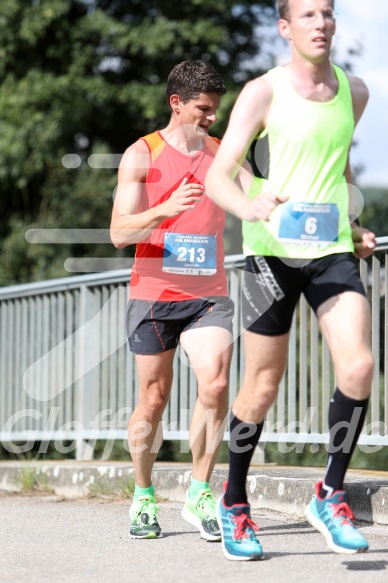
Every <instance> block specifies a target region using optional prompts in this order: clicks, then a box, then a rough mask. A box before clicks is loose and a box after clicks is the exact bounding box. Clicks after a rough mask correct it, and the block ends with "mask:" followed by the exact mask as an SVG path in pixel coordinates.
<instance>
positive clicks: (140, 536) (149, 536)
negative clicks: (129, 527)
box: [129, 532, 163, 539]
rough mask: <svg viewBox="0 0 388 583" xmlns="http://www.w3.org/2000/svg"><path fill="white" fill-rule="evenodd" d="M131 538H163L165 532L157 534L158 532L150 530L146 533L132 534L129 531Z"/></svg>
mask: <svg viewBox="0 0 388 583" xmlns="http://www.w3.org/2000/svg"><path fill="white" fill-rule="evenodd" d="M129 538H138V539H140V538H144V539H147V538H148V539H153V538H163V534H162V533H160V534H156V532H149V533H148V534H146V535H140V534H131V533H129Z"/></svg>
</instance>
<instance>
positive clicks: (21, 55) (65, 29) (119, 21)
mask: <svg viewBox="0 0 388 583" xmlns="http://www.w3.org/2000/svg"><path fill="white" fill-rule="evenodd" d="M273 6H274V2H273V1H272V0H262V1H260V2H251V1H245V0H244V1H240V2H238V3H236V2H233V1H231V0H191V2H181V1H177V0H169V2H160V1H159V0H131V1H130V2H128V1H126V0H2V2H1V3H0V120H1V122H0V124H1V131H0V189H1V198H0V241H1V242H2V257H1V261H0V285H8V284H13V283H21V282H29V281H33V280H42V279H47V278H52V277H60V276H65V275H69V273H68V272H66V271H65V269H64V267H63V263H64V260H65V259H66V258H67V257H117V256H120V255H121V256H131V255H133V251H134V249H133V247H131V248H128V249H126V250H125V251H121V252H118V251H116V250H115V249H114V248H113V246H112V245H109V244H104V245H103V244H100V245H88V246H85V245H80V244H78V245H75V244H74V245H64V244H62V245H47V244H46V245H43V244H40V245H34V244H29V243H27V241H26V240H25V233H26V231H27V230H28V229H31V228H43V229H49V228H56V229H58V228H60V229H71V228H72V229H73V228H88V229H93V228H105V229H106V228H108V227H109V222H110V213H111V206H112V195H113V192H114V188H115V185H116V173H117V170H116V169H92V168H91V167H90V166H89V165H88V158H89V156H90V155H91V154H96V153H114V154H121V153H123V152H124V150H125V149H126V148H127V147H128V146H129V145H130V144H131V143H133V142H134V141H135V140H136V139H138V138H139V137H140V136H141V135H145V134H146V133H148V132H151V131H154V130H155V129H156V128H157V127H161V126H163V125H164V124H166V123H167V122H168V118H169V109H168V107H167V103H166V100H165V97H164V91H165V82H166V79H167V75H168V73H169V71H170V70H171V68H172V67H173V66H174V65H175V64H176V63H178V62H180V61H181V60H184V59H203V60H208V61H210V62H211V63H212V64H213V65H214V66H215V67H216V68H217V69H218V70H219V71H220V73H221V74H222V75H223V77H224V79H225V81H226V84H227V86H228V88H229V92H228V94H227V95H226V96H225V98H224V100H223V104H222V108H221V111H220V115H219V123H218V124H217V127H216V126H215V135H222V132H223V130H224V128H225V124H226V120H227V117H228V114H229V111H230V109H231V106H232V104H233V102H234V99H235V97H236V94H237V91H238V90H239V89H240V88H241V85H242V83H244V82H245V81H246V80H247V79H249V78H250V77H252V76H255V75H257V74H258V73H260V72H261V69H260V66H261V67H263V62H264V61H265V60H266V59H268V53H269V54H270V53H271V46H270V45H268V43H267V49H265V48H264V47H261V46H260V43H259V38H258V35H257V34H256V29H257V26H258V25H259V24H260V23H265V22H267V21H271V20H272V22H273V20H274V18H275V12H274V8H273ZM258 55H259V57H260V56H261V55H262V56H263V59H260V58H259V59H257V58H255V59H253V57H257V56H258ZM260 63H261V65H260ZM68 153H73V154H77V155H79V156H80V158H81V160H82V163H81V165H80V167H79V168H76V169H66V168H65V167H64V166H63V164H62V157H63V156H64V155H65V154H68ZM227 252H228V249H227Z"/></svg>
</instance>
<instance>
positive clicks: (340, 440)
mask: <svg viewBox="0 0 388 583" xmlns="http://www.w3.org/2000/svg"><path fill="white" fill-rule="evenodd" d="M368 401H369V399H363V400H362V401H358V400H355V399H350V398H349V397H346V396H345V395H344V394H343V393H341V391H340V390H339V389H338V388H337V389H336V390H335V392H334V395H333V397H332V399H331V401H330V406H329V430H330V445H329V458H328V463H327V470H326V477H325V481H324V484H323V486H322V488H321V494H320V495H321V497H322V498H325V496H330V494H331V493H332V492H334V491H336V490H342V489H343V481H344V477H345V473H346V470H347V468H348V466H349V463H350V459H351V457H352V453H353V450H354V448H355V446H356V443H357V440H358V438H359V436H360V433H361V430H362V427H363V425H364V421H365V416H366V412H367V409H368Z"/></svg>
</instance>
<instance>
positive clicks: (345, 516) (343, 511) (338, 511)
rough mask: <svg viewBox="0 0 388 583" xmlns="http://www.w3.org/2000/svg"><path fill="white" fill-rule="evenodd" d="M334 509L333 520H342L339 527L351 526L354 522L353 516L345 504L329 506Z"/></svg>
mask: <svg viewBox="0 0 388 583" xmlns="http://www.w3.org/2000/svg"><path fill="white" fill-rule="evenodd" d="M330 506H332V507H333V508H334V512H333V518H342V520H341V525H343V524H351V521H352V520H354V514H353V512H352V511H351V510H350V508H349V506H348V504H347V503H346V502H341V504H330Z"/></svg>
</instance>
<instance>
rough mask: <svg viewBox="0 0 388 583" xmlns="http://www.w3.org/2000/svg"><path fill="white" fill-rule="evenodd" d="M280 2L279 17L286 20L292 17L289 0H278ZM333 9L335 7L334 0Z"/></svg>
mask: <svg viewBox="0 0 388 583" xmlns="http://www.w3.org/2000/svg"><path fill="white" fill-rule="evenodd" d="M277 2H278V12H279V18H282V19H284V20H289V19H290V5H289V2H288V0H277ZM332 4H333V9H334V0H332Z"/></svg>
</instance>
